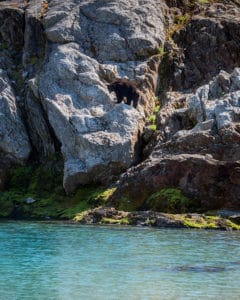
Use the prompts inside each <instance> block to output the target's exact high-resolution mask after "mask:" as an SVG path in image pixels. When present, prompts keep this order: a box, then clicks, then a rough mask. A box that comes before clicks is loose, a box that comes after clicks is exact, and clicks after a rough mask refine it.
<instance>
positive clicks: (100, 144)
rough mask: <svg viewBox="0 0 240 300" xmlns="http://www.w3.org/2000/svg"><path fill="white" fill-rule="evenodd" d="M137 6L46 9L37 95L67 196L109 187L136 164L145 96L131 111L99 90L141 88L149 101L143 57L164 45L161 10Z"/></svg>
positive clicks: (157, 4) (151, 85) (55, 4)
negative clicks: (115, 85)
mask: <svg viewBox="0 0 240 300" xmlns="http://www.w3.org/2000/svg"><path fill="white" fill-rule="evenodd" d="M138 2H139V1H109V2H105V1H81V2H79V1H73V0H72V1H65V2H64V3H63V2H61V3H60V2H59V1H51V2H50V5H49V9H48V13H47V15H46V17H45V19H44V26H45V33H46V38H47V46H48V47H47V59H46V63H45V64H44V67H43V69H42V71H41V73H40V76H39V78H40V80H39V94H40V98H41V102H42V105H43V107H44V109H45V111H46V114H47V116H48V120H49V122H50V124H51V127H52V128H53V130H54V132H55V134H56V136H57V139H58V140H59V141H60V143H61V149H62V153H63V155H64V159H65V167H64V187H65V190H66V191H67V192H68V193H71V192H74V190H75V189H76V187H77V186H78V185H79V184H88V183H90V182H109V181H111V180H112V179H113V177H112V176H113V175H114V174H117V173H119V171H120V170H124V169H126V168H127V167H129V166H130V165H131V164H133V163H134V162H136V161H137V160H138V155H139V152H140V149H139V145H138V144H139V133H140V132H141V131H142V128H143V125H144V116H145V114H144V110H145V111H146V112H147V111H149V108H150V110H151V107H153V105H154V97H153V94H152V97H149V99H148V101H149V103H147V105H146V107H144V105H143V103H144V101H143V102H142V103H139V107H138V109H137V110H136V109H134V108H133V107H131V106H126V105H125V104H118V105H116V103H115V102H116V100H114V99H113V95H110V94H109V92H108V90H107V84H108V83H109V82H111V80H112V79H114V78H117V77H126V78H128V79H132V80H135V81H136V82H137V83H139V84H140V83H141V84H142V85H143V87H144V85H145V89H144V90H142V91H143V92H148V93H149V94H151V93H152V92H153V91H154V89H156V70H157V66H158V58H157V57H156V58H155V59H154V58H152V57H151V56H152V55H154V54H156V53H157V49H158V47H159V45H160V44H161V43H162V42H163V39H164V30H163V13H162V9H163V7H164V6H163V4H161V1H141V2H142V3H141V5H140V3H138ZM56 12H58V13H56ZM99 28H101V30H99ZM149 57H150V58H149ZM148 69H149V71H148ZM151 69H152V71H151ZM154 70H155V74H154ZM151 73H153V75H152V74H151ZM154 77H155V78H154ZM145 103H146V102H145Z"/></svg>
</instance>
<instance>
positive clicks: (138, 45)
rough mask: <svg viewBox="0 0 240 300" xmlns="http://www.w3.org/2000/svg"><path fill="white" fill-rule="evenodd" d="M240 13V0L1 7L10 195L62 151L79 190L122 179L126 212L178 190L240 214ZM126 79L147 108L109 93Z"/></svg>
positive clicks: (1, 151)
mask: <svg viewBox="0 0 240 300" xmlns="http://www.w3.org/2000/svg"><path fill="white" fill-rule="evenodd" d="M239 15H240V3H239V2H238V1H237V0H234V1H212V0H211V1H210V0H209V1H201V0H198V1H187V0H186V1H184V0H182V1H174V0H171V1H161V0H159V1H155V0H146V1H145V0H128V1H127V0H118V1H115V0H111V1H104V0H81V1H80V0H66V1H57V0H49V1H38V0H31V1H1V2H0V83H1V84H0V97H1V100H0V171H1V172H0V176H1V184H0V185H1V186H2V189H4V179H5V178H6V174H7V173H8V170H9V169H10V168H12V167H15V166H17V165H26V164H33V163H36V162H37V163H39V162H44V161H45V159H46V157H51V155H54V154H55V153H59V152H61V154H62V156H63V159H64V178H63V186H64V189H65V191H66V192H67V194H72V193H74V192H75V191H76V189H77V188H78V187H79V186H81V185H88V184H93V183H94V184H96V183H100V184H105V185H106V184H107V185H110V184H112V183H113V182H116V180H118V179H119V180H118V181H117V183H116V188H117V189H116V192H115V193H114V195H113V196H112V198H111V201H110V202H111V204H114V205H115V206H118V205H119V203H120V202H121V201H122V199H124V201H126V202H129V203H131V204H132V206H131V207H132V208H133V209H143V208H149V207H148V201H147V200H148V198H149V197H150V196H151V195H152V194H153V193H155V192H158V191H161V189H164V188H177V189H180V190H181V191H182V192H183V193H184V194H185V195H186V196H188V197H189V198H191V199H194V201H195V202H196V203H197V205H196V207H198V208H199V207H201V208H202V209H206V210H207V209H212V208H218V207H224V206H227V207H235V208H236V207H239V201H240V68H239V67H240V18H239ZM118 78H125V79H127V80H129V82H134V84H135V85H136V86H137V89H138V90H139V93H140V94H141V97H140V99H139V102H138V106H137V107H136V108H135V107H133V106H131V105H127V104H125V103H117V100H116V95H115V93H110V92H109V90H108V88H107V87H108V84H109V83H111V82H112V81H113V80H115V79H118ZM159 107H160V108H161V109H160V110H159ZM120 174H122V175H121V177H119V175H120ZM150 208H151V207H150Z"/></svg>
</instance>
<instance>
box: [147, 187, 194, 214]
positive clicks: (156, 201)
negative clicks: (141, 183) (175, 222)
mask: <svg viewBox="0 0 240 300" xmlns="http://www.w3.org/2000/svg"><path fill="white" fill-rule="evenodd" d="M146 207H147V208H148V209H151V210H154V211H161V212H166V213H185V212H188V211H190V210H191V209H192V208H193V201H191V200H190V199H188V198H187V197H186V196H184V195H183V194H182V192H181V191H180V190H179V189H175V188H167V189H162V190H160V191H159V192H156V193H154V194H152V195H151V196H150V197H149V198H148V199H147V201H146Z"/></svg>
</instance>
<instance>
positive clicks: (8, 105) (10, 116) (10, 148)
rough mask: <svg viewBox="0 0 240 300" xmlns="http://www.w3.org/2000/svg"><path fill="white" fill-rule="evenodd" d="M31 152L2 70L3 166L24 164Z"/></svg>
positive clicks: (0, 147)
mask: <svg viewBox="0 0 240 300" xmlns="http://www.w3.org/2000/svg"><path fill="white" fill-rule="evenodd" d="M30 151H31V146H30V143H29V139H28V135H27V132H26V129H25V127H24V124H23V122H22V120H21V118H20V114H19V111H18V108H17V104H16V98H15V93H14V91H13V89H12V87H11V82H10V80H9V78H8V76H7V74H6V72H5V71H3V70H2V69H0V158H1V165H2V164H4V165H5V166H7V165H8V164H10V163H20V164H22V163H24V162H25V161H26V160H27V158H28V156H29V154H30Z"/></svg>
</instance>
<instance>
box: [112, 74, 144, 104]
mask: <svg viewBox="0 0 240 300" xmlns="http://www.w3.org/2000/svg"><path fill="white" fill-rule="evenodd" d="M107 87H108V90H109V92H110V93H111V92H115V93H116V96H117V103H121V102H122V101H123V98H125V97H126V98H127V104H128V105H131V103H132V102H133V107H135V108H136V107H137V105H138V100H139V98H140V93H139V91H138V90H137V86H136V84H135V83H133V82H132V81H129V80H127V79H124V78H121V79H116V80H114V81H113V82H112V83H110V84H108V86H107Z"/></svg>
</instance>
